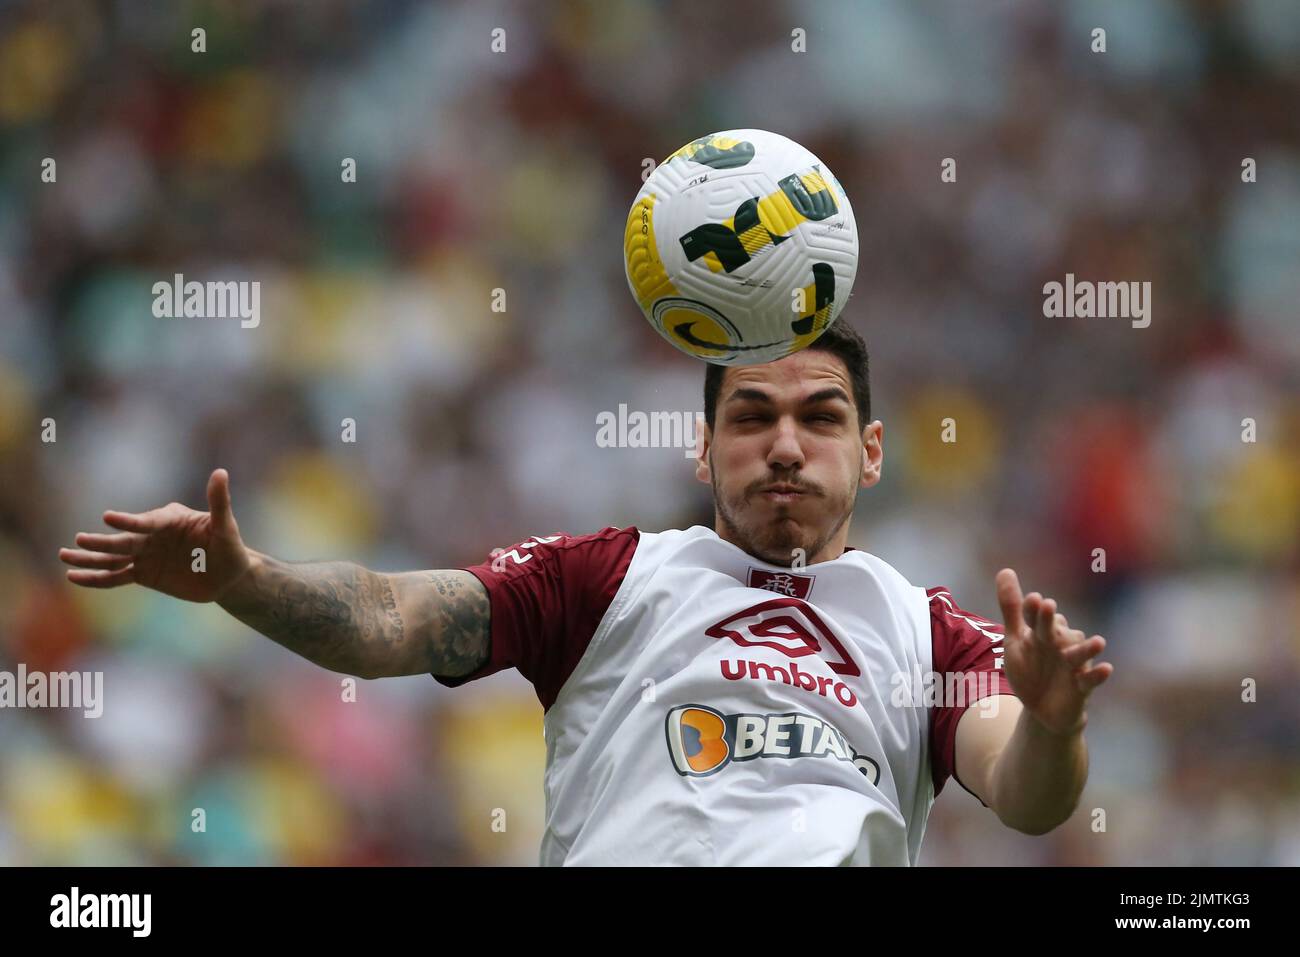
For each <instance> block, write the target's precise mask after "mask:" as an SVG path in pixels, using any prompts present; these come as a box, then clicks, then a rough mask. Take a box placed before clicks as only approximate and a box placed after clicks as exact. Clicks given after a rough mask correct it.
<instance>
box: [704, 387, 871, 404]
mask: <svg viewBox="0 0 1300 957" xmlns="http://www.w3.org/2000/svg"><path fill="white" fill-rule="evenodd" d="M745 399H750V400H752V401H754V402H766V403H767V404H768V405H771V404H772V397H771V396H770V395H768V394H767V393H766V392H764V391H763V390H761V389H751V388H740V389H736V390H735V391H734V392H732V393H731V395H729V396H728V397H727V401H728V402H737V401H742V400H745ZM829 399H839V400H840V401H841V402H843V403H845V404H846V405H847V404H849V397H848V394H847V393H846V392H845V391H844V390H843V389H841V388H840V387H839V386H837V385H833V386H830V387H829V388H826V389H820V390H818V391H817V392H814V393H813V394H812V395H810V396H808V397H807V398H806V399H804V400H803V404H804V405H813V404H815V403H817V402H825V401H827V400H829Z"/></svg>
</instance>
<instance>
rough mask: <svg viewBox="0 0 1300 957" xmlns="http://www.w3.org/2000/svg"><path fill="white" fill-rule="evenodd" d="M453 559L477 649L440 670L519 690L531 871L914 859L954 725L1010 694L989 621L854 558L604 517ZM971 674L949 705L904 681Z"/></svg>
mask: <svg viewBox="0 0 1300 957" xmlns="http://www.w3.org/2000/svg"><path fill="white" fill-rule="evenodd" d="M466 570H468V571H471V572H473V573H474V574H475V575H476V576H477V577H478V578H479V579H480V580H482V581H483V583H484V585H485V586H486V587H487V590H488V594H489V598H490V601H491V613H492V626H491V635H492V655H491V659H490V660H489V661H488V663H487V664H486V665H484V667H483V668H481V669H480V670H479V671H477V672H475V673H474V674H472V675H469V676H466V677H464V678H460V679H450V678H443V677H439V678H438V680H439V681H441V682H443V683H444V684H447V685H450V686H455V685H458V684H461V683H463V682H464V681H469V680H473V679H475V678H478V677H482V676H484V675H488V674H492V673H494V672H496V671H499V670H501V669H502V668H506V667H516V668H518V669H519V670H520V671H521V672H522V673H523V674H524V675H525V676H526V677H527V678H529V679H530V680H531V681H532V683H533V685H534V687H535V688H536V689H537V693H538V697H539V699H540V700H541V702H542V705H543V707H544V708H545V719H544V728H545V736H546V776H545V795H546V830H545V834H544V836H543V839H542V847H541V863H542V864H544V865H558V864H575V865H584V864H586V865H611V864H679V865H805V864H809V865H811V864H820V865H830V864H834V865H839V864H851V865H867V864H888V865H908V864H916V863H917V860H918V857H919V855H920V850H921V840H922V837H923V835H924V833H925V824H926V818H927V816H928V814H929V811H930V807H931V805H932V804H933V802H934V798H935V795H936V794H937V793H938V791H939V789H941V788H942V787H943V783H944V780H945V779H946V778H947V777H948V776H949V775H950V774H952V762H953V746H954V740H955V735H956V725H957V720H958V719H959V718H960V717H961V714H962V713H963V712H964V709H965V707H967V706H969V705H970V704H972V703H974V701H976V700H978V698H980V697H982V696H985V695H987V694H1010V693H1011V689H1010V685H1009V684H1008V682H1007V680H1006V678H1005V676H1004V675H1003V673H1002V670H1001V667H1002V657H1001V656H1002V628H1001V626H1000V625H996V624H994V623H993V622H990V621H987V620H986V619H982V618H979V617H977V616H972V615H970V614H968V613H966V612H964V611H962V610H961V609H960V608H959V607H958V606H957V605H956V603H955V602H954V601H953V600H952V596H951V595H950V594H948V592H947V591H946V590H944V589H939V588H931V589H928V590H927V589H926V588H924V587H920V586H915V585H912V584H910V583H909V582H908V581H907V580H906V579H905V578H904V577H903V576H902V575H901V574H900V573H899V572H897V571H896V570H895V569H894V568H892V567H891V566H890V565H888V564H887V563H886V562H884V561H882V560H881V559H879V558H877V557H876V556H874V555H871V554H868V553H867V552H864V551H860V550H857V549H852V548H849V549H846V550H845V551H844V553H843V554H842V555H840V556H839V557H838V558H836V559H834V560H832V561H827V562H820V563H818V564H815V565H810V566H808V567H806V568H802V569H790V568H785V567H782V566H778V565H771V564H768V563H766V562H763V561H761V560H759V559H757V558H755V557H753V556H752V555H749V554H748V553H747V552H745V551H743V550H742V549H740V548H738V547H737V546H735V545H733V544H731V543H729V542H726V541H724V540H722V539H721V538H719V537H718V535H717V534H716V533H715V532H714V531H713V530H711V529H709V528H705V527H703V526H699V525H696V526H692V527H691V528H689V529H685V530H678V529H670V530H667V531H663V532H657V533H652V532H642V531H639V530H638V529H636V528H634V527H629V528H625V529H619V528H613V527H610V528H606V529H604V530H603V531H601V532H598V533H596V534H594V535H585V536H576V537H575V536H568V535H556V536H548V537H544V538H534V539H532V540H530V541H526V542H521V543H519V544H517V545H515V546H513V547H512V548H510V549H508V550H505V551H503V552H500V553H499V554H498V555H496V556H495V557H494V559H493V560H490V561H487V562H484V563H483V564H482V565H475V566H469V567H467V569H466ZM981 672H982V673H984V674H983V676H982V678H981V680H980V681H979V682H978V690H976V685H975V684H974V683H971V684H969V685H967V686H966V688H964V689H963V693H964V694H965V695H966V697H965V698H964V700H963V701H962V703H961V707H939V706H937V704H936V703H935V702H934V701H933V700H932V698H931V699H927V698H926V696H925V695H924V694H922V693H920V691H919V689H921V688H924V687H926V679H925V676H927V675H931V676H932V675H934V674H935V673H939V674H940V675H944V674H949V675H951V674H958V673H959V674H961V675H966V676H971V675H974V674H976V673H981ZM984 678H987V679H990V680H987V681H985V680H983V679H984ZM942 686H943V682H942V680H941V681H940V688H942ZM967 688H968V689H969V690H966V689H967ZM931 690H933V688H932V687H931Z"/></svg>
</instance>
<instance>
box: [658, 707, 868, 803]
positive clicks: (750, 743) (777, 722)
mask: <svg viewBox="0 0 1300 957" xmlns="http://www.w3.org/2000/svg"><path fill="white" fill-rule="evenodd" d="M664 731H665V733H666V734H667V736H668V754H669V757H671V758H672V762H673V767H674V768H675V769H676V770H677V773H678V774H680V775H682V776H683V777H706V776H707V775H710V774H716V773H717V772H719V771H721V770H722V769H723V768H725V767H726V766H727V765H728V764H730V763H731V762H732V761H754V760H757V759H759V758H786V759H791V758H826V757H830V758H836V759H838V760H840V761H844V762H845V763H847V764H851V765H853V767H855V768H857V769H858V770H859V771H861V772H862V775H863V777H865V778H866V779H867V780H868V781H870V782H871V783H872V784H879V783H880V765H879V764H878V763H877V762H876V761H874V760H873V759H871V758H869V757H867V756H866V755H864V754H858V753H857V752H856V751H854V750H853V748H852V747H851V746H850V745H849V742H848V741H847V740H846V739H845V737H844V735H843V734H841V733H840V731H839V730H838V729H837V728H835V726H834V725H832V724H830V722H828V721H823V720H822V719H821V718H818V717H814V716H813V715H810V714H803V713H802V712H799V711H787V712H783V713H781V714H746V713H739V714H723V713H722V712H721V711H715V710H714V709H713V708H710V707H708V706H707V705H702V704H684V705H678V706H677V707H676V708H673V709H672V710H671V711H669V712H668V717H667V719H666V721H665V723H664Z"/></svg>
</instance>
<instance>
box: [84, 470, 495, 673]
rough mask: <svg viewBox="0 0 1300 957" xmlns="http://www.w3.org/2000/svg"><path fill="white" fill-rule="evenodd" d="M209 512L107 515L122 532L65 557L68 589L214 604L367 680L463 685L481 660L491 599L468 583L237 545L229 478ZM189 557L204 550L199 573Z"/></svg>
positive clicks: (222, 478)
mask: <svg viewBox="0 0 1300 957" xmlns="http://www.w3.org/2000/svg"><path fill="white" fill-rule="evenodd" d="M208 508H209V510H208V511H206V512H200V511H197V510H195V509H191V508H187V507H185V506H184V505H181V504H180V503H178V502H172V503H171V504H169V505H166V506H164V507H162V508H158V509H154V510H152V511H149V512H142V513H139V514H133V513H128V512H114V511H109V512H105V513H104V521H105V523H107V524H108V525H110V526H112V527H114V528H116V529H119V530H120V531H119V532H117V533H115V534H107V535H104V534H89V533H85V532H82V533H79V534H78V535H77V536H76V544H77V545H78V546H79V547H78V548H75V549H71V548H64V549H60V550H59V557H60V558H61V559H63V561H65V562H66V563H68V564H69V565H71V566H73V567H72V568H70V569H69V570H68V580H69V581H71V582H73V583H75V584H78V585H83V586H85V587H89V588H115V587H119V586H121V585H126V584H132V583H135V584H140V585H144V586H146V587H148V588H153V589H155V590H157V591H160V592H163V593H164V594H167V595H172V596H174V597H176V598H182V599H185V600H186V601H195V602H216V603H217V604H219V605H220V606H221V607H222V608H224V609H225V610H226V611H228V612H229V613H230V614H232V615H234V616H235V617H236V618H238V619H239V620H240V621H242V622H244V623H245V624H246V625H248V626H249V627H251V628H253V629H255V630H257V631H259V632H261V633H262V634H264V635H266V636H267V637H268V638H270V639H272V640H273V641H275V642H278V643H279V644H281V645H283V646H284V647H286V648H288V649H289V650H291V651H295V652H297V653H298V654H300V655H302V656H303V657H304V658H307V659H308V660H310V661H313V662H315V663H316V664H318V665H321V666H322V667H324V668H329V669H330V670H331V671H338V672H343V673H345V674H353V675H357V676H359V677H362V678H378V677H384V676H389V675H406V674H421V673H429V672H432V673H434V674H438V675H446V676H449V677H458V676H461V675H465V674H468V673H470V672H471V671H473V670H475V669H476V668H477V667H478V666H479V665H481V664H482V663H483V662H484V661H485V660H486V659H487V657H488V653H489V650H490V646H489V634H490V632H489V626H490V617H489V614H490V612H489V603H488V598H487V592H486V589H484V587H483V584H482V583H481V582H480V581H479V580H478V579H477V578H475V577H474V576H473V575H472V574H470V573H469V572H466V571H461V570H458V569H448V570H428V571H418V572H402V573H396V574H383V573H379V572H373V571H370V570H369V569H366V568H363V567H362V566H360V565H358V564H356V563H355V562H347V561H338V562H303V563H298V562H282V561H279V560H278V559H275V558H272V557H271V556H269V555H264V554H262V553H261V552H258V551H255V550H254V549H251V548H249V547H248V546H246V545H245V544H244V542H243V540H242V539H241V538H240V535H239V527H238V526H237V525H236V524H235V518H234V513H233V511H232V509H231V504H230V478H229V476H228V475H227V473H226V471H225V470H224V469H217V470H216V471H214V472H213V473H212V476H211V477H210V478H209V479H208ZM196 549H202V550H203V556H202V564H200V563H199V560H198V553H197V552H196V551H195V550H196ZM199 567H202V568H203V570H202V571H197V570H196V568H199Z"/></svg>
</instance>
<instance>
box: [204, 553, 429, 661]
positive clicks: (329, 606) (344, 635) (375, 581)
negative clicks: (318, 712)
mask: <svg viewBox="0 0 1300 957" xmlns="http://www.w3.org/2000/svg"><path fill="white" fill-rule="evenodd" d="M264 568H265V571H264V573H263V576H262V581H261V582H259V583H258V586H257V588H256V591H255V592H254V593H253V594H251V595H240V596H232V597H231V599H230V600H229V601H226V602H223V603H222V604H223V605H224V607H225V608H226V610H227V611H229V612H230V613H231V614H233V615H234V616H235V617H236V618H238V619H239V620H240V621H242V622H244V623H245V624H247V625H249V626H250V627H252V628H255V629H257V630H258V631H260V632H261V633H262V634H264V635H266V636H267V637H268V638H271V639H273V640H274V641H277V642H279V643H280V644H282V645H284V646H285V647H286V648H289V649H290V650H292V651H296V652H298V653H299V654H301V655H303V656H305V657H307V658H309V659H311V660H312V661H314V662H316V663H317V664H320V665H323V666H325V667H327V668H334V669H337V670H340V671H347V670H352V669H354V668H356V667H357V666H358V664H359V663H360V662H361V661H363V660H366V658H367V656H368V655H372V654H373V652H374V648H373V645H374V644H375V643H380V644H383V645H385V646H391V645H395V644H398V643H400V642H401V641H403V639H404V637H405V628H404V625H403V622H402V616H401V614H400V613H399V612H398V608H397V601H396V599H395V598H394V597H393V589H392V585H391V583H390V582H389V579H388V577H387V576H386V575H380V574H376V573H374V572H371V571H368V570H366V569H364V568H362V567H361V566H360V565H356V564H353V563H351V562H322V563H310V564H290V563H287V562H281V561H278V560H275V559H271V560H268V561H267V563H266V565H265V566H264Z"/></svg>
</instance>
